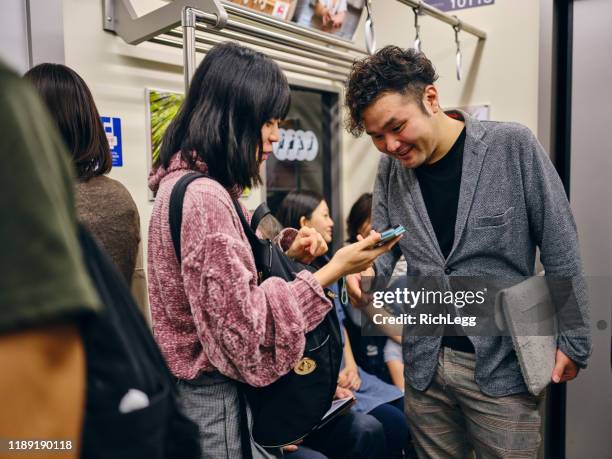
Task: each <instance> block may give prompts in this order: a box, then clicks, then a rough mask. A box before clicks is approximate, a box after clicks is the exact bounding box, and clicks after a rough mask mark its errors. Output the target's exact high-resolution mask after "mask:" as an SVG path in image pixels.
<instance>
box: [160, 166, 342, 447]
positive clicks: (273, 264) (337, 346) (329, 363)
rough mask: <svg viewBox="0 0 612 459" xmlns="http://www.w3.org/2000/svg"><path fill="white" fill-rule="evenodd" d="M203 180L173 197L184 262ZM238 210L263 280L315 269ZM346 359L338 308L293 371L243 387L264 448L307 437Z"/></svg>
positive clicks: (181, 185) (182, 186) (174, 229)
mask: <svg viewBox="0 0 612 459" xmlns="http://www.w3.org/2000/svg"><path fill="white" fill-rule="evenodd" d="M200 177H208V176H206V175H204V174H200V173H191V174H186V175H185V176H184V177H182V178H181V179H179V181H178V182H177V183H176V185H175V186H174V189H173V190H172V194H171V196H170V231H171V234H172V241H173V243H174V250H175V253H176V256H177V259H178V260H179V262H180V260H181V247H180V234H181V223H182V209H183V198H184V195H185V191H186V189H187V186H188V185H189V183H191V182H192V181H193V180H196V179H198V178H200ZM209 178H210V177H209ZM234 206H235V208H236V212H238V216H239V217H240V221H241V223H242V228H243V230H244V232H245V234H246V236H247V238H248V240H249V244H250V245H251V249H252V251H253V256H254V258H255V265H256V268H257V272H258V278H259V282H262V281H263V280H265V279H267V278H268V277H272V276H275V277H280V278H282V279H285V280H287V281H291V280H293V279H295V275H296V274H297V273H298V272H300V271H303V270H304V269H311V268H310V267H308V266H305V265H302V264H300V263H297V262H295V261H293V260H291V259H290V258H289V257H287V256H286V255H285V254H284V253H283V251H282V250H281V249H280V247H278V246H277V245H276V244H274V243H273V242H272V241H270V240H262V239H259V238H258V237H257V235H256V234H255V231H254V230H253V229H252V228H251V227H250V226H249V224H248V222H247V220H246V218H245V216H244V214H243V212H242V208H241V207H240V204H239V203H238V202H237V201H236V200H234ZM341 360H342V340H341V337H340V329H339V325H338V319H337V316H336V313H335V312H334V310H332V311H330V312H329V313H328V314H327V315H326V316H325V318H324V319H323V321H322V322H321V323H320V324H319V325H318V326H317V327H315V328H314V329H313V330H312V331H311V332H309V333H307V334H306V345H305V349H304V354H303V357H302V358H301V359H300V361H299V362H298V364H297V365H296V366H295V368H294V369H293V370H292V371H291V372H289V373H288V374H286V375H285V376H282V377H281V378H280V379H278V380H277V381H276V382H274V383H272V384H270V385H269V386H266V387H262V388H255V387H250V386H247V385H243V392H244V393H245V395H246V397H247V399H248V401H249V405H250V407H251V410H252V414H253V429H252V434H253V439H254V440H255V441H256V442H257V443H258V444H260V445H261V446H263V447H266V448H276V447H280V446H284V445H288V444H292V443H295V442H296V441H298V440H300V439H302V438H304V437H305V436H306V435H307V434H308V433H309V432H310V431H311V430H312V429H313V428H314V427H316V426H317V424H318V423H319V422H320V421H321V418H322V417H323V415H324V414H325V413H326V412H327V410H328V409H329V408H330V406H331V402H332V400H333V397H334V393H335V391H336V385H337V381H338V373H339V371H340V363H341ZM243 425H244V423H243ZM244 433H245V432H243V434H244ZM247 433H248V432H247Z"/></svg>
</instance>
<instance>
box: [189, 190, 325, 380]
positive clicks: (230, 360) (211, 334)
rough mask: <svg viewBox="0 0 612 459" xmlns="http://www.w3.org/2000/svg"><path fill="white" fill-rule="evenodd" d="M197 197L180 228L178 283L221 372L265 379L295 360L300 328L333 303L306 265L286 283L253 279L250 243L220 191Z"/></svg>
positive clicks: (281, 372)
mask: <svg viewBox="0 0 612 459" xmlns="http://www.w3.org/2000/svg"><path fill="white" fill-rule="evenodd" d="M200 204H203V207H204V208H203V209H202V207H200V211H196V212H192V211H190V210H189V209H187V214H186V215H185V216H184V219H183V225H186V227H185V228H184V229H185V233H183V234H182V240H186V241H188V243H187V244H186V249H187V250H186V253H185V252H184V253H183V264H182V274H183V283H184V287H185V291H186V293H187V297H188V299H189V304H190V306H191V311H192V315H193V318H194V321H195V325H196V329H197V333H198V336H199V339H200V342H201V343H202V347H203V349H204V351H205V352H206V355H207V356H208V358H209V359H210V362H211V363H212V364H213V365H214V366H215V367H216V368H217V369H218V370H219V371H220V372H221V373H223V374H224V375H226V376H228V377H230V378H232V379H236V380H239V381H244V382H247V383H248V384H250V385H252V386H265V385H268V384H270V383H272V382H274V381H275V380H276V379H278V378H279V377H281V376H282V375H284V374H286V373H288V372H289V371H290V370H291V369H292V368H293V367H294V366H295V364H296V363H297V361H298V360H299V359H300V358H301V356H302V354H303V350H304V343H305V338H304V333H305V332H308V331H310V330H312V329H313V328H314V327H315V326H316V325H317V324H318V323H320V322H321V320H322V319H323V317H324V316H325V314H326V313H327V312H328V311H329V310H330V309H331V304H330V302H329V300H328V299H327V298H326V297H325V295H324V292H323V289H322V287H321V285H320V284H319V283H318V282H317V280H316V279H315V278H314V277H313V276H312V274H310V273H308V272H307V271H302V272H300V273H298V275H297V278H296V279H295V280H294V281H292V282H286V281H284V280H283V279H280V278H270V279H267V280H266V281H264V282H263V283H262V284H261V285H259V286H258V285H257V278H256V271H255V264H254V259H253V255H252V252H251V247H250V245H249V244H248V242H246V241H245V240H244V239H243V238H242V237H241V232H242V228H241V227H238V226H237V224H236V221H237V216H234V215H233V213H234V212H232V211H233V209H230V208H229V207H228V206H227V205H225V204H226V203H224V202H222V200H221V199H218V198H217V199H215V198H212V199H210V198H209V199H206V200H204V201H203V202H202V203H200ZM192 209H194V208H193V207H192ZM234 217H235V218H234ZM196 241H197V242H196ZM189 242H191V243H189ZM194 242H195V243H194Z"/></svg>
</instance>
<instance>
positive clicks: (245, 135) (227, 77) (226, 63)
mask: <svg viewBox="0 0 612 459" xmlns="http://www.w3.org/2000/svg"><path fill="white" fill-rule="evenodd" d="M290 101H291V96H290V93H289V85H288V83H287V79H286V78H285V76H284V75H283V72H282V71H281V69H280V68H279V67H278V65H277V64H276V63H274V62H273V61H272V60H271V59H269V58H267V57H266V56H264V55H263V54H262V53H259V52H257V51H254V50H252V49H249V48H246V47H244V46H240V45H237V44H235V43H221V44H219V45H216V46H214V47H213V48H212V49H211V50H210V51H209V52H208V53H207V54H206V57H205V58H204V59H203V60H202V62H201V63H200V65H199V66H198V69H197V70H196V72H195V75H194V76H193V79H192V81H191V86H190V87H189V91H188V92H187V97H186V98H185V101H184V102H183V105H182V106H181V108H180V110H179V112H178V114H177V115H176V117H175V118H174V120H173V121H172V123H171V124H170V126H168V129H167V130H166V132H165V134H164V138H163V142H162V147H161V152H160V155H159V158H158V160H157V161H156V164H155V167H157V166H160V165H162V166H164V167H168V165H169V164H170V159H171V158H172V156H173V155H174V154H175V153H177V152H178V151H180V152H181V156H182V158H183V159H184V160H185V161H186V162H187V163H188V164H189V165H190V167H194V166H195V162H196V160H197V159H200V160H202V161H204V162H205V163H206V165H207V166H208V173H209V174H210V175H211V176H212V177H214V178H215V179H217V180H218V181H219V182H220V183H222V184H223V185H224V186H226V187H230V186H233V185H240V186H242V187H251V186H255V185H259V184H261V183H262V181H261V177H260V175H259V160H258V158H257V153H256V152H257V150H258V148H259V151H260V152H261V149H262V141H261V128H262V126H263V125H264V124H265V123H266V122H268V121H270V120H273V119H282V118H285V117H286V116H287V112H288V111H289V105H290ZM193 152H195V156H194V155H193Z"/></svg>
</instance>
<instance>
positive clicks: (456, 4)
mask: <svg viewBox="0 0 612 459" xmlns="http://www.w3.org/2000/svg"><path fill="white" fill-rule="evenodd" d="M425 3H427V4H428V5H431V6H433V7H434V8H438V9H439V10H441V11H452V10H463V9H466V8H475V7H477V6H487V5H493V4H494V3H495V0H425Z"/></svg>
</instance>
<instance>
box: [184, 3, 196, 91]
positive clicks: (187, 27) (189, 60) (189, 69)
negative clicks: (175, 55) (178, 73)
mask: <svg viewBox="0 0 612 459" xmlns="http://www.w3.org/2000/svg"><path fill="white" fill-rule="evenodd" d="M197 12H198V11H197V10H196V9H195V8H189V7H185V8H183V13H182V17H181V26H182V27H183V67H184V74H185V95H187V91H189V84H190V83H191V79H192V78H193V74H194V73H195V69H196V42H195V31H196V13H197Z"/></svg>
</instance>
